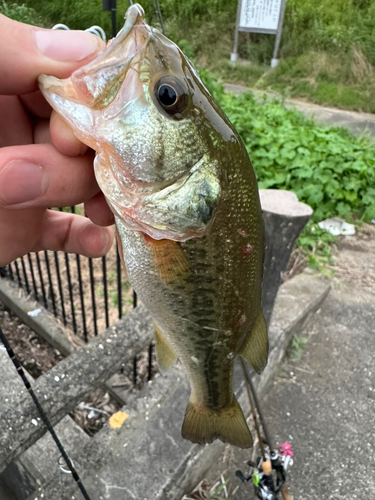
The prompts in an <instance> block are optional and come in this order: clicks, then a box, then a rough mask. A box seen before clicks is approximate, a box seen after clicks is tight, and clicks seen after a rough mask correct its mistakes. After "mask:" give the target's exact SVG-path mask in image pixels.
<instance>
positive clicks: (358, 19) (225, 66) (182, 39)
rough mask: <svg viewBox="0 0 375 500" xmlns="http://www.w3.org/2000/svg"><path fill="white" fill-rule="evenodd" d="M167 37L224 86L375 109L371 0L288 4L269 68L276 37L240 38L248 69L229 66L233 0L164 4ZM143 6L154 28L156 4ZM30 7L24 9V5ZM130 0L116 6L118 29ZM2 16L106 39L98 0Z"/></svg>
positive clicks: (48, 3) (3, 7) (31, 4)
mask: <svg viewBox="0 0 375 500" xmlns="http://www.w3.org/2000/svg"><path fill="white" fill-rule="evenodd" d="M160 4H161V10H162V14H163V18H164V20H165V26H166V32H167V35H168V37H169V38H171V39H172V40H174V41H175V42H176V43H177V44H179V46H180V47H181V48H182V50H183V51H184V52H185V53H186V55H187V56H188V57H190V58H192V59H193V60H194V61H195V62H196V63H197V64H198V65H199V66H201V67H206V68H208V69H210V70H211V71H214V72H215V73H216V74H217V75H218V76H219V77H220V78H221V79H222V80H223V81H226V82H234V83H236V82H241V83H243V84H245V85H248V86H256V87H257V88H262V89H271V90H276V91H278V92H280V93H281V94H282V95H284V96H287V97H298V98H304V99H308V100H311V101H313V102H316V103H318V104H322V105H328V106H336V107H341V108H344V109H349V110H355V111H366V112H370V113H374V112H375V78H374V72H375V2H374V1H373V0H314V2H306V0H288V2H287V5H286V13H285V20H284V28H283V36H282V41H281V48H280V55H281V59H282V61H281V64H280V65H279V66H278V67H277V68H275V69H273V70H270V68H269V63H270V60H271V57H272V51H273V45H274V36H271V35H264V34H256V33H240V36H239V42H240V43H239V55H240V58H241V59H242V60H244V61H247V62H248V64H241V63H237V64H231V63H230V62H229V55H230V53H231V51H232V46H233V36H234V24H235V18H236V7H237V2H236V0H230V1H227V0H212V1H211V2H209V3H207V2H202V1H200V0H163V1H162V2H160ZM142 5H143V7H144V9H145V12H146V17H147V20H148V22H149V23H150V24H152V25H154V26H156V27H158V19H157V16H156V14H155V9H154V4H153V0H144V1H142ZM26 6H27V7H26ZM128 6H129V2H128V0H118V2H117V27H118V29H119V28H120V27H121V26H122V24H123V16H124V13H125V11H126V9H127V8H128ZM0 12H2V13H4V14H5V15H8V16H9V17H13V18H15V19H17V20H20V21H23V22H28V23H31V24H36V25H44V26H46V27H51V26H52V25H53V24H55V23H58V22H62V23H65V24H67V25H68V26H69V27H70V28H72V29H86V28H88V27H89V26H92V25H94V24H99V25H101V26H102V27H103V28H104V29H105V31H106V33H107V36H108V37H110V35H111V23H110V13H109V12H104V11H103V10H102V3H101V2H100V1H99V0H81V1H80V2H76V1H75V0H59V1H58V0H42V1H40V2H35V1H34V0H26V1H25V5H17V4H12V5H11V4H9V3H6V2H4V1H2V0H0Z"/></svg>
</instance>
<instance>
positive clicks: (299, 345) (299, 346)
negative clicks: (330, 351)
mask: <svg viewBox="0 0 375 500" xmlns="http://www.w3.org/2000/svg"><path fill="white" fill-rule="evenodd" d="M307 341H308V339H307V338H305V337H299V336H298V335H297V334H296V333H295V334H294V335H293V340H292V346H291V347H292V352H293V354H294V356H295V357H296V359H301V357H302V354H303V348H304V346H305V344H306V343H307Z"/></svg>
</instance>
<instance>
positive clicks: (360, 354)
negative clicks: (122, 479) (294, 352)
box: [210, 228, 375, 500]
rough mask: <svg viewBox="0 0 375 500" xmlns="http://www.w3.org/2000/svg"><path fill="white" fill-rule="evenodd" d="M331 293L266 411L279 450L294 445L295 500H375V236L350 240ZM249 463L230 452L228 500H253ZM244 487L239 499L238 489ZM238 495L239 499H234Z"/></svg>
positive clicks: (269, 397)
mask: <svg viewBox="0 0 375 500" xmlns="http://www.w3.org/2000/svg"><path fill="white" fill-rule="evenodd" d="M336 268H337V272H336V275H335V278H334V279H333V282H332V285H333V286H332V290H331V292H330V294H329V295H328V297H327V299H326V300H325V302H324V303H323V306H322V307H321V309H320V311H318V313H317V314H315V315H314V317H313V318H312V319H311V320H310V322H309V324H308V325H307V326H306V327H305V329H304V331H303V332H302V334H301V336H303V337H305V338H307V339H308V342H307V344H306V345H305V347H304V349H303V354H302V357H301V359H300V360H298V359H296V357H295V356H291V357H290V358H288V359H286V360H285V361H284V363H283V365H282V367H281V370H280V372H279V375H278V377H276V379H275V380H274V382H273V383H272V385H271V386H270V387H269V389H268V391H267V394H266V397H265V399H263V401H262V409H263V412H264V413H265V415H266V416H267V417H266V419H267V422H268V426H269V430H270V433H271V435H272V436H273V437H274V440H275V442H276V443H282V442H285V441H289V442H291V443H292V444H293V449H294V453H295V457H294V458H295V463H294V465H293V466H292V468H291V469H290V474H289V477H288V483H289V486H290V490H291V492H292V493H293V495H294V498H295V500H326V499H329V500H356V499H358V500H359V499H364V498H366V499H373V498H375V363H374V357H375V330H374V325H375V300H374V297H375V228H372V236H368V237H367V240H366V241H362V240H360V239H358V238H355V237H346V241H345V243H344V246H343V248H342V249H341V250H340V252H339V254H338V256H337V265H336ZM249 458H251V457H250V455H249V453H247V452H244V451H238V450H234V449H233V448H230V447H228V449H227V453H226V454H225V455H224V456H223V461H222V463H221V464H220V465H219V466H218V467H217V468H216V470H215V471H213V472H212V476H211V478H210V479H212V480H215V473H216V472H217V471H218V470H221V472H224V476H225V478H226V479H228V478H230V483H229V485H228V488H229V498H230V499H231V500H250V499H253V498H254V494H253V492H252V488H251V485H250V484H246V485H244V484H242V483H241V482H240V481H239V480H237V478H236V477H235V476H234V473H235V471H236V469H238V468H240V469H242V470H243V471H244V472H247V470H246V466H245V461H246V460H249ZM236 486H239V487H238V489H237V492H236V493H235V494H234V495H233V489H234V488H235V487H236ZM231 492H232V494H231Z"/></svg>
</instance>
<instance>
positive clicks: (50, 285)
mask: <svg viewBox="0 0 375 500" xmlns="http://www.w3.org/2000/svg"><path fill="white" fill-rule="evenodd" d="M44 258H45V261H46V268H47V275H48V282H49V287H50V290H51V300H52V309H53V314H54V315H55V316H57V309H56V301H55V292H54V291H53V281H52V275H51V268H50V265H49V258H48V253H47V250H44Z"/></svg>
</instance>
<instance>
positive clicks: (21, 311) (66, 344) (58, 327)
mask: <svg viewBox="0 0 375 500" xmlns="http://www.w3.org/2000/svg"><path fill="white" fill-rule="evenodd" d="M0 300H1V301H2V302H4V304H5V305H6V306H7V307H8V308H9V309H11V310H12V311H13V312H14V313H15V314H16V315H17V316H18V317H19V318H21V319H22V321H23V322H24V323H25V325H27V326H29V327H30V328H31V329H32V330H34V331H35V332H36V333H38V334H39V335H40V336H41V337H43V338H44V339H45V340H46V341H47V342H48V343H49V344H51V345H52V346H53V347H54V348H55V349H58V350H59V351H60V352H61V354H62V355H63V356H69V354H71V353H72V352H73V351H75V350H76V348H77V347H76V346H75V345H74V344H73V342H71V341H70V340H69V338H68V336H71V335H72V334H70V332H68V330H67V329H66V328H65V327H64V326H63V325H62V324H61V323H60V322H59V321H58V320H57V319H56V318H55V317H54V316H53V314H51V313H50V312H49V311H47V310H46V309H45V308H44V307H42V306H41V305H40V303H39V302H36V301H35V300H32V299H30V298H28V297H27V296H26V294H25V292H24V291H23V290H22V289H20V288H19V286H18V285H17V284H16V283H14V282H12V281H9V280H7V279H4V278H0ZM31 312H34V314H33V315H31V316H30V314H29V313H31ZM67 333H69V334H70V335H68V336H67Z"/></svg>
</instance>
